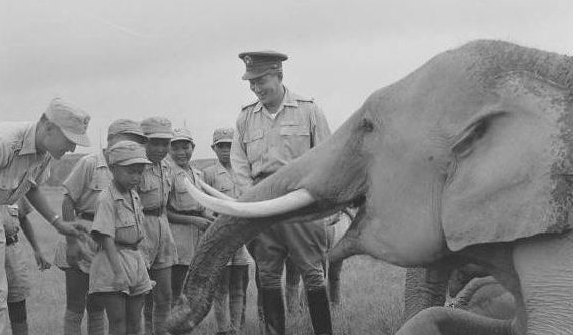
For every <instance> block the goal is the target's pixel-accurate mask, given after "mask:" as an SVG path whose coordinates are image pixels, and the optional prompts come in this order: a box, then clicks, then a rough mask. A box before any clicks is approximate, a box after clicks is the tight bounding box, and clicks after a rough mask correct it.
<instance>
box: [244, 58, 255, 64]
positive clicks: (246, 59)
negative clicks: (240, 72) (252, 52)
mask: <svg viewBox="0 0 573 335" xmlns="http://www.w3.org/2000/svg"><path fill="white" fill-rule="evenodd" d="M244 59H245V65H247V66H250V65H251V64H253V59H252V58H251V56H245V58H244Z"/></svg>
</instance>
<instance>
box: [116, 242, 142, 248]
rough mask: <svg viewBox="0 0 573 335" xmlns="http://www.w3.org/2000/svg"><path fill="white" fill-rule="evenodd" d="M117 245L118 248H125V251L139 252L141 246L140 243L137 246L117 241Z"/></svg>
mask: <svg viewBox="0 0 573 335" xmlns="http://www.w3.org/2000/svg"><path fill="white" fill-rule="evenodd" d="M115 245H117V246H118V247H120V248H123V249H130V250H137V246H138V245H139V242H137V243H135V244H130V243H122V242H118V241H115Z"/></svg>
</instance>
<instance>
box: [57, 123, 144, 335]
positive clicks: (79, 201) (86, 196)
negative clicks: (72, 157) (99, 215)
mask: <svg viewBox="0 0 573 335" xmlns="http://www.w3.org/2000/svg"><path fill="white" fill-rule="evenodd" d="M126 140H127V141H134V142H137V143H140V144H143V143H145V141H146V140H147V138H146V137H145V135H143V131H142V130H141V126H140V125H139V123H137V122H135V121H133V120H128V119H118V120H115V121H113V122H112V123H111V124H110V125H109V128H108V132H107V146H108V148H110V147H111V146H113V145H114V144H116V143H117V142H119V141H126ZM107 150H108V149H103V150H101V151H100V152H98V153H96V154H90V155H86V156H84V157H82V158H80V159H79V160H78V162H77V163H76V165H75V166H74V168H73V169H72V171H71V173H70V174H69V176H68V177H67V178H66V179H65V180H64V182H63V183H62V186H63V187H64V200H63V202H62V216H63V218H64V221H70V222H77V223H78V224H81V225H83V226H85V227H86V228H87V229H88V230H89V229H90V228H91V225H92V221H93V219H94V214H95V203H96V200H97V198H98V196H99V195H100V194H101V192H102V191H103V190H104V189H106V188H107V187H108V186H109V185H110V183H111V180H112V174H111V171H110V170H109V167H108V157H107V156H108V155H107V154H108V153H107ZM95 247H96V246H95V245H94V244H93V243H92V244H91V250H90V254H94V253H95V252H96V250H95ZM82 249H83V250H85V249H87V250H89V249H90V248H89V245H85V243H84V242H82V241H81V240H79V239H76V238H73V237H68V238H66V241H61V242H60V243H59V244H58V246H57V249H56V254H55V257H54V264H55V265H56V266H57V267H59V268H60V269H62V270H63V271H64V273H65V276H66V312H65V314H64V335H75V334H80V333H81V324H82V318H83V316H84V310H85V309H86V307H87V314H88V334H89V335H103V334H104V331H105V320H104V312H103V306H97V305H95V304H93V303H92V302H91V299H89V298H88V295H87V293H88V286H89V271H90V265H91V261H90V259H89V255H83V254H82ZM86 305H87V306H86Z"/></svg>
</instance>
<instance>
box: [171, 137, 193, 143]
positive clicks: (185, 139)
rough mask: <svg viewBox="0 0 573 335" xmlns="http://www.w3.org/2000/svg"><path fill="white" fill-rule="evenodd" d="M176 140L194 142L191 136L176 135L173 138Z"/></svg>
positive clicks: (173, 140)
mask: <svg viewBox="0 0 573 335" xmlns="http://www.w3.org/2000/svg"><path fill="white" fill-rule="evenodd" d="M175 141H187V142H193V141H192V140H191V139H190V138H189V137H182V136H175V137H173V138H172V139H171V142H175Z"/></svg>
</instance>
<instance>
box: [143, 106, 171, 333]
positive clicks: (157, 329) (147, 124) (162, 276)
mask: <svg viewBox="0 0 573 335" xmlns="http://www.w3.org/2000/svg"><path fill="white" fill-rule="evenodd" d="M141 128H142V130H143V133H144V134H145V136H147V137H148V139H149V140H148V141H147V143H146V145H145V150H146V153H147V158H148V159H149V160H150V161H151V163H152V164H149V165H148V166H146V168H145V170H144V171H143V178H142V180H141V183H140V184H139V186H138V188H137V191H138V193H139V196H140V197H141V202H142V203H143V213H144V214H145V218H144V224H143V227H144V229H145V233H146V239H145V240H144V241H143V243H142V250H143V253H144V255H145V257H146V260H147V262H148V266H149V268H150V270H149V275H150V277H151V279H152V280H154V281H155V282H156V283H157V285H156V286H155V288H154V289H153V291H152V294H151V295H150V296H148V297H147V298H146V303H145V310H144V317H145V331H146V333H147V334H155V335H164V334H166V333H167V329H166V327H167V319H168V318H169V317H170V315H171V294H172V293H171V292H172V290H171V267H172V266H173V265H174V264H175V263H176V262H177V250H176V246H175V241H174V240H173V235H172V233H171V229H170V227H169V221H168V220H167V201H168V199H169V194H170V193H171V191H172V188H173V173H172V171H171V168H170V166H169V164H167V162H166V161H165V160H164V158H165V156H166V155H167V153H168V152H169V142H170V141H171V139H172V138H173V129H172V128H171V121H169V120H168V119H166V118H164V117H150V118H147V119H144V120H143V121H141Z"/></svg>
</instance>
